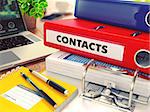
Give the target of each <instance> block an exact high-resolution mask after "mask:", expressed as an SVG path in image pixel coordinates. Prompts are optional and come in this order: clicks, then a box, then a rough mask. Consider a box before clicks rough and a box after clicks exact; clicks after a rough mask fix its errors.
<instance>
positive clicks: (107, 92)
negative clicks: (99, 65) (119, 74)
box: [80, 59, 149, 112]
mask: <svg viewBox="0 0 150 112" xmlns="http://www.w3.org/2000/svg"><path fill="white" fill-rule="evenodd" d="M92 64H94V59H92V60H90V61H89V62H88V63H87V64H86V66H85V71H84V73H83V76H82V93H81V95H80V96H81V98H83V99H87V100H91V101H94V102H97V103H101V102H102V103H105V104H108V105H109V106H111V107H113V108H117V109H119V110H121V111H125V112H133V111H134V109H135V104H136V103H141V104H145V105H147V104H148V102H149V97H147V98H146V101H142V100H140V98H135V97H143V98H145V97H144V96H139V95H136V94H134V93H133V91H134V89H135V82H136V79H137V77H138V72H139V71H138V69H137V70H136V71H135V72H134V77H133V79H132V83H131V86H130V91H129V92H126V91H121V90H117V88H116V85H115V84H114V83H112V82H109V81H108V82H107V86H104V85H105V84H104V85H99V84H95V83H92V82H88V84H87V85H86V83H85V82H86V77H87V71H88V69H89V67H90V66H91V65H92ZM97 88H99V89H97ZM116 91H119V92H120V91H121V92H122V93H123V95H120V93H119V92H116ZM124 102H125V103H124Z"/></svg>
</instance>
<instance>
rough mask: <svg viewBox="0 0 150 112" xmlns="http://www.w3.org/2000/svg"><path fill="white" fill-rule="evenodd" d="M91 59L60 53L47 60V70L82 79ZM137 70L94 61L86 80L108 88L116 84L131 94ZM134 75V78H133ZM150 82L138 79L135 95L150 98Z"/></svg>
mask: <svg viewBox="0 0 150 112" xmlns="http://www.w3.org/2000/svg"><path fill="white" fill-rule="evenodd" d="M90 61H91V59H89V58H85V57H82V56H79V55H74V54H71V53H66V52H63V51H58V52H56V53H53V54H52V55H50V56H49V57H47V58H46V70H47V71H48V72H52V73H56V74H60V75H64V76H69V77H72V78H76V79H81V78H82V74H83V72H84V70H85V65H86V64H87V63H89V62H90ZM134 72H135V70H132V69H128V68H124V67H121V66H116V65H112V64H109V63H105V62H102V61H94V62H93V65H92V64H91V65H90V66H89V68H88V71H87V78H86V80H87V81H89V82H93V83H98V84H100V85H104V86H106V85H107V83H108V82H112V83H114V85H116V88H117V89H119V90H123V91H127V92H129V88H130V84H131V83H132V79H133V75H134ZM131 74H132V76H131ZM138 75H143V76H146V77H147V78H150V75H149V74H145V73H142V72H138ZM149 86H150V81H149V80H145V79H141V78H139V77H138V78H137V80H136V85H135V89H134V93H135V94H138V95H140V96H145V97H150V88H148V87H149Z"/></svg>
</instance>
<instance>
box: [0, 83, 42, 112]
mask: <svg viewBox="0 0 150 112" xmlns="http://www.w3.org/2000/svg"><path fill="white" fill-rule="evenodd" d="M2 97H4V98H5V99H7V100H9V101H10V102H13V103H14V104H17V105H19V106H21V107H23V108H24V109H27V110H30V109H31V108H32V107H33V106H34V105H36V104H37V103H39V102H40V101H41V99H42V98H41V97H40V96H38V95H36V94H34V93H31V92H29V91H27V90H25V89H24V88H23V87H22V86H20V85H17V86H15V87H14V88H12V89H10V90H9V91H7V92H6V93H4V94H3V95H2ZM33 98H34V99H33Z"/></svg>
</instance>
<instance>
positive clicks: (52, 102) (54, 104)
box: [21, 73, 57, 108]
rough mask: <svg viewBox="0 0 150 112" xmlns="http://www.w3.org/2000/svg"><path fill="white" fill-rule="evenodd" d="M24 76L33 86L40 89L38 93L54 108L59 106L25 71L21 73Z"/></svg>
mask: <svg viewBox="0 0 150 112" xmlns="http://www.w3.org/2000/svg"><path fill="white" fill-rule="evenodd" d="M21 75H22V77H23V78H24V79H25V80H26V81H28V82H29V83H30V84H32V86H33V87H34V88H35V89H36V90H37V91H38V94H39V95H40V96H41V97H42V98H44V99H45V100H46V101H47V102H49V103H50V104H51V105H52V106H53V107H54V108H56V107H57V104H56V103H55V102H54V101H53V100H52V99H51V98H50V97H49V96H48V95H47V94H46V93H45V92H44V91H43V90H41V89H40V88H38V87H37V86H36V85H35V84H34V83H33V82H32V81H31V80H30V79H29V77H27V76H26V75H25V74H24V73H21Z"/></svg>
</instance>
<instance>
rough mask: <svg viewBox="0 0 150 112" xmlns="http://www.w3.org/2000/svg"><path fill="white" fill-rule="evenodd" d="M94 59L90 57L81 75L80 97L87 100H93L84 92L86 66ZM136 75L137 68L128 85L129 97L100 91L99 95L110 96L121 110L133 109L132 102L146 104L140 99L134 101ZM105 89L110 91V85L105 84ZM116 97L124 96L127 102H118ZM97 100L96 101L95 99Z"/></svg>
mask: <svg viewBox="0 0 150 112" xmlns="http://www.w3.org/2000/svg"><path fill="white" fill-rule="evenodd" d="M93 61H94V59H91V60H90V61H89V62H88V63H87V64H86V66H85V71H84V73H83V76H82V94H81V97H82V98H84V99H88V100H94V99H93V98H92V97H91V98H90V97H88V96H86V95H85V93H86V87H85V86H86V85H85V82H86V76H87V72H88V68H89V67H90V65H91V64H92V63H93ZM137 77H138V70H136V71H135V72H134V77H133V80H132V84H131V87H130V91H129V97H125V96H119V95H117V94H113V95H109V96H107V95H105V94H102V93H100V95H99V96H104V97H108V98H112V99H113V102H114V104H116V106H117V108H119V109H120V110H123V111H127V112H129V111H133V105H132V103H133V102H138V103H142V104H147V103H144V102H140V101H135V100H133V99H132V98H133V94H134V93H133V91H134V88H135V82H136V79H137ZM106 89H108V90H110V92H111V85H109V86H107V87H106ZM118 97H120V98H125V99H126V100H128V104H127V105H125V104H122V103H120V102H118V99H117V98H118ZM96 102H97V101H96Z"/></svg>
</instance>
